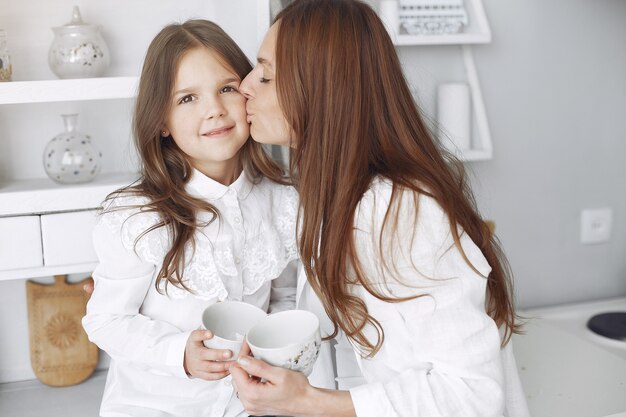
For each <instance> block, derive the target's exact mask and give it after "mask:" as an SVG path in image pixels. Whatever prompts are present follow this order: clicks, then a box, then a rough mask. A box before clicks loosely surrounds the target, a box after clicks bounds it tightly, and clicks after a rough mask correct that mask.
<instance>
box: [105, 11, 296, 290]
mask: <svg viewBox="0 0 626 417" xmlns="http://www.w3.org/2000/svg"><path fill="white" fill-rule="evenodd" d="M195 48H207V49H209V50H211V51H212V52H214V53H216V54H217V55H218V56H219V57H220V58H221V60H222V62H223V64H224V65H226V66H228V67H230V68H231V69H232V70H233V71H234V72H235V73H236V74H237V75H238V76H239V79H240V80H243V78H244V77H245V76H246V75H247V74H248V73H249V72H250V70H251V69H252V66H251V64H250V62H249V61H248V59H247V58H246V56H245V54H244V53H243V52H242V51H241V49H240V48H239V47H238V46H237V44H236V43H235V42H234V41H233V40H232V39H231V38H230V37H229V36H228V35H227V34H226V33H225V32H224V31H223V30H222V29H221V28H220V27H219V26H218V25H216V24H215V23H213V22H210V21H207V20H200V19H199V20H188V21H187V22H185V23H183V24H171V25H168V26H166V27H165V28H163V29H162V30H161V31H160V32H159V33H158V34H157V35H156V37H155V38H154V39H153V40H152V42H151V43H150V46H149V47H148V51H147V53H146V58H145V61H144V64H143V69H142V71H141V77H140V80H139V91H138V94H137V99H136V103H135V111H134V118H133V133H134V143H135V147H136V148H137V151H138V154H139V157H140V160H141V167H140V174H141V176H140V178H139V180H138V182H137V183H135V184H134V185H132V186H129V187H126V188H124V189H122V190H119V191H117V192H115V193H112V194H111V195H109V196H108V197H107V198H108V199H111V198H113V197H115V196H118V195H120V194H122V195H124V194H130V195H141V196H145V197H147V198H148V200H149V203H148V204H147V205H145V206H142V207H139V208H140V209H141V211H142V212H145V211H150V212H154V213H157V214H158V215H159V219H160V222H159V223H157V224H155V225H153V226H152V227H150V228H149V229H148V230H146V231H144V232H143V233H142V234H141V235H140V236H139V237H138V238H137V240H139V239H140V238H141V237H143V236H144V235H145V234H146V233H148V232H150V231H152V230H154V229H157V228H160V227H167V228H168V231H169V236H170V237H171V247H170V249H169V251H168V252H167V254H166V256H165V259H164V261H163V265H162V267H161V269H160V271H159V272H158V275H157V279H156V288H157V290H159V291H162V289H163V288H165V290H167V284H172V285H175V286H177V287H179V288H187V287H186V286H185V283H184V279H183V270H184V267H185V264H186V261H188V259H187V260H186V259H185V256H186V253H185V246H186V244H187V243H191V247H192V248H193V249H195V240H194V232H195V230H196V228H197V227H199V226H202V225H201V224H199V223H198V221H197V213H198V212H200V211H205V212H209V213H212V214H213V216H212V220H211V221H214V220H215V219H217V218H219V213H218V211H217V209H216V208H215V207H214V206H213V205H211V204H209V203H207V202H206V201H203V200H201V199H199V198H195V197H192V196H191V195H190V194H188V193H187V192H186V191H185V184H187V183H188V182H189V180H190V179H191V175H192V172H193V171H192V166H191V164H190V163H189V160H188V157H187V156H186V155H185V153H184V152H183V151H182V150H181V149H180V148H179V147H178V146H177V145H176V143H175V142H174V140H173V139H172V137H171V136H168V137H163V136H161V130H162V128H163V124H164V120H166V117H167V114H168V112H169V110H170V105H171V104H170V103H171V102H172V95H173V90H174V82H175V78H176V71H177V68H178V65H179V63H180V61H181V59H182V57H183V55H184V54H186V53H187V52H188V51H190V50H192V49H195ZM239 156H240V161H241V163H242V165H243V167H244V169H245V171H246V174H247V175H250V176H251V179H252V180H253V181H259V180H260V178H261V176H266V177H268V178H269V179H271V180H273V181H275V182H278V183H284V176H283V171H282V169H281V168H280V167H279V166H278V165H277V164H275V163H274V162H273V161H272V160H271V159H270V158H269V157H268V156H267V154H266V153H265V151H264V150H263V148H262V147H261V145H260V144H258V143H256V142H254V141H253V140H252V139H251V138H248V140H247V141H246V143H245V144H244V145H243V146H242V148H241V150H240V153H239ZM136 242H137V241H135V243H136ZM187 255H188V256H192V254H187ZM161 284H164V285H161Z"/></svg>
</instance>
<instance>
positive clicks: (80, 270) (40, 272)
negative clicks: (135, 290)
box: [0, 262, 98, 281]
mask: <svg viewBox="0 0 626 417" xmlns="http://www.w3.org/2000/svg"><path fill="white" fill-rule="evenodd" d="M96 266H98V262H87V263H81V264H71V265H55V266H41V267H38V268H23V269H8V270H4V271H0V281H10V280H13V279H30V278H39V277H49V276H52V275H64V274H84V273H89V274H91V273H92V272H93V270H94V269H96Z"/></svg>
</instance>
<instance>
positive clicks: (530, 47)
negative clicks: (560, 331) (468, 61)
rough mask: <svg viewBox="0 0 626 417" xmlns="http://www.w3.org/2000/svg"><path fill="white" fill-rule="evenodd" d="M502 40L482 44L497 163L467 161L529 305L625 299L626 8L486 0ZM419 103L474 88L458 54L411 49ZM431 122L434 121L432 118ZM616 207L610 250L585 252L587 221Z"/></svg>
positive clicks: (405, 55) (605, 2) (410, 73)
mask: <svg viewBox="0 0 626 417" xmlns="http://www.w3.org/2000/svg"><path fill="white" fill-rule="evenodd" d="M485 9H486V13H487V16H488V19H489V22H490V25H491V30H492V35H493V41H492V43H490V44H487V45H477V46H474V47H473V51H474V57H475V61H476V66H477V69H478V75H479V78H480V81H481V85H482V91H483V96H484V100H485V106H486V109H487V115H488V118H489V124H490V127H491V135H492V139H493V146H494V158H493V159H492V160H490V161H485V162H472V163H468V164H466V166H467V167H468V168H469V170H470V171H471V173H472V174H473V177H472V178H473V185H474V191H475V193H476V197H477V201H478V205H479V207H480V209H481V211H482V213H483V215H484V216H485V217H486V218H490V219H493V220H495V222H496V233H497V235H498V237H499V238H500V239H501V241H502V243H503V245H504V248H505V250H506V253H507V254H508V257H509V260H510V262H511V265H512V268H513V272H514V274H515V284H516V292H517V299H518V306H520V307H524V308H528V307H537V306H546V305H553V304H562V303H570V302H576V301H582V300H594V299H601V298H610V297H618V296H624V295H626V47H625V46H624V43H625V40H626V25H625V24H624V22H625V21H626V2H625V1H618V0H601V1H593V2H592V1H583V0H567V1H566V0H553V1H549V2H545V1H539V0H534V1H528V0H527V1H522V0H515V1H504V2H503V1H497V0H485ZM400 56H401V59H402V60H403V64H404V66H405V69H406V72H407V78H408V79H409V81H410V82H411V84H412V85H413V88H414V91H415V94H416V97H417V100H418V101H419V102H420V104H421V106H422V107H423V108H424V110H425V111H426V113H427V114H428V115H432V114H433V111H432V109H433V107H434V102H435V101H434V97H435V87H436V85H437V83H439V82H447V81H463V80H464V79H465V78H464V73H463V66H462V63H461V58H460V49H459V48H458V47H457V46H437V47H433V46H420V47H403V48H401V49H400ZM431 117H432V116H431ZM601 207H611V208H613V232H612V237H611V240H610V241H609V242H608V243H603V244H597V245H582V244H581V243H580V212H581V210H582V209H585V208H601Z"/></svg>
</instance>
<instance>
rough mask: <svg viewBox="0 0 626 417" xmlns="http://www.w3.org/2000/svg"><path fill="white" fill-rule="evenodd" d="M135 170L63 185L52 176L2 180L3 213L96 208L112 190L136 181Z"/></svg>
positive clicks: (0, 190) (0, 207) (0, 188)
mask: <svg viewBox="0 0 626 417" xmlns="http://www.w3.org/2000/svg"><path fill="white" fill-rule="evenodd" d="M137 177H138V174H136V173H117V174H101V175H100V176H98V177H97V178H96V179H95V180H94V181H92V182H88V183H84V184H73V185H61V184H57V183H55V182H53V181H52V180H50V179H49V178H37V179H32V180H19V181H12V182H9V183H0V216H19V215H27V214H33V213H50V212H61V211H72V210H86V209H93V208H97V207H99V206H100V204H101V203H102V201H103V200H104V198H105V197H106V196H107V194H109V193H110V192H112V191H115V190H116V189H118V188H120V187H123V186H126V185H129V184H130V183H131V182H133V181H134V180H136V179H137Z"/></svg>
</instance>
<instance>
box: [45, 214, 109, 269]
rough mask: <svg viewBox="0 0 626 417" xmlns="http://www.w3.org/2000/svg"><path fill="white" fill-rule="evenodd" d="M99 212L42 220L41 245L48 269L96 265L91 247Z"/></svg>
mask: <svg viewBox="0 0 626 417" xmlns="http://www.w3.org/2000/svg"><path fill="white" fill-rule="evenodd" d="M96 220H97V211H96V210H85V211H74V212H68V213H55V214H44V215H42V216H41V242H42V246H43V259H44V265H46V266H61V265H72V264H82V263H95V262H96V261H97V260H98V258H97V256H96V253H95V252H94V250H93V245H92V243H91V231H92V230H93V228H94V226H95V225H96Z"/></svg>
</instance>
